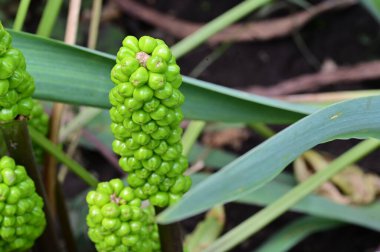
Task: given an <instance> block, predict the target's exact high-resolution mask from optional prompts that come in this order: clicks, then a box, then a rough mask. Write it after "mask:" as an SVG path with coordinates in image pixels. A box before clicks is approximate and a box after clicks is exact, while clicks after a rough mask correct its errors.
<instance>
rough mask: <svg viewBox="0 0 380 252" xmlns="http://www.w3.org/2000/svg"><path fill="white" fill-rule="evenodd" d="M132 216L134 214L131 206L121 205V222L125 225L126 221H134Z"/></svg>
mask: <svg viewBox="0 0 380 252" xmlns="http://www.w3.org/2000/svg"><path fill="white" fill-rule="evenodd" d="M132 193H133V192H132ZM133 195H134V193H133ZM132 216H133V212H132V207H131V206H128V205H121V206H120V220H121V221H123V223H125V222H124V221H129V220H130V219H132ZM122 225H123V224H122ZM127 225H128V224H127ZM128 228H129V226H128Z"/></svg>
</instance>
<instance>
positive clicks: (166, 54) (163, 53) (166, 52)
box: [152, 44, 172, 62]
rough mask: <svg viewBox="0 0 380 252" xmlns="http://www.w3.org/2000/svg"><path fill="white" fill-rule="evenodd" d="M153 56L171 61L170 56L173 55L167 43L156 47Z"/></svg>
mask: <svg viewBox="0 0 380 252" xmlns="http://www.w3.org/2000/svg"><path fill="white" fill-rule="evenodd" d="M152 56H158V57H161V58H162V59H163V60H165V61H166V62H169V60H170V58H171V57H172V52H171V51H170V49H169V47H168V46H167V45H165V44H160V45H158V46H157V47H156V48H154V50H153V52H152Z"/></svg>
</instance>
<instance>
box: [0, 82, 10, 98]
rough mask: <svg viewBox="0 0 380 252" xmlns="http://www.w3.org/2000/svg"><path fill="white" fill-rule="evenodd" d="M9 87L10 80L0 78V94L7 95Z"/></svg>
mask: <svg viewBox="0 0 380 252" xmlns="http://www.w3.org/2000/svg"><path fill="white" fill-rule="evenodd" d="M8 89H9V80H7V79H5V80H0V96H3V95H5V94H6V93H7V92H8Z"/></svg>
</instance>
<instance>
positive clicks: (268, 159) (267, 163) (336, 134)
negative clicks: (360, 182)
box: [158, 96, 380, 223]
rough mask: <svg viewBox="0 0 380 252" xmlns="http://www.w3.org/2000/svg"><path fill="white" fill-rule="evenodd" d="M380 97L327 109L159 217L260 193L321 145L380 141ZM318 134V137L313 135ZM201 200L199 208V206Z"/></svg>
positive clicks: (230, 166) (194, 211)
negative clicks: (351, 140) (339, 141)
mask: <svg viewBox="0 0 380 252" xmlns="http://www.w3.org/2000/svg"><path fill="white" fill-rule="evenodd" d="M379 125H380V96H373V97H366V98H360V99H356V100H351V101H346V102H342V103H338V104H335V105H333V106H330V107H328V108H326V109H322V110H320V111H318V112H316V113H314V114H312V115H310V116H308V117H305V118H304V119H302V120H300V121H299V122H297V123H295V124H293V125H291V126H289V127H288V128H287V129H285V130H283V131H282V132H280V133H278V134H276V135H275V136H274V137H272V138H270V139H268V140H267V141H265V142H264V143H262V144H260V145H259V146H257V147H255V148H254V149H252V150H251V151H249V152H248V153H246V154H245V155H243V156H241V157H240V158H238V159H236V160H235V161H234V162H232V163H230V164H228V165H227V166H225V167H224V168H223V169H222V170H221V171H219V172H217V173H215V174H214V175H212V176H211V177H210V178H209V179H207V180H206V181H204V182H203V183H201V184H199V185H197V186H196V187H193V188H192V189H191V190H190V191H189V192H188V193H187V194H186V195H185V196H184V197H183V199H182V200H181V202H179V203H178V204H176V205H175V206H173V207H171V208H169V209H168V210H166V211H165V212H163V213H162V214H161V216H159V218H158V220H159V221H160V222H163V223H168V222H172V221H176V220H180V219H184V218H186V217H189V216H192V215H194V214H197V213H200V212H202V211H204V210H206V209H208V208H210V207H212V206H214V205H217V204H222V203H225V202H230V201H233V200H236V199H237V198H239V197H241V196H242V195H244V194H245V193H247V192H249V191H252V190H254V189H257V188H259V187H261V186H262V185H264V184H265V183H267V182H269V181H270V180H272V179H273V178H274V177H275V176H276V175H278V174H279V173H280V172H281V171H282V170H283V169H284V168H285V167H286V166H287V165H288V164H289V163H291V162H292V161H293V160H294V159H295V158H297V157H298V156H299V155H301V154H302V153H303V152H305V151H306V150H309V149H311V148H312V147H314V146H315V145H317V144H320V143H323V142H326V141H330V140H333V139H336V138H350V137H351V138H352V137H356V138H366V137H367V138H368V137H378V138H380V128H379ZM311 132H312V134H311ZM195 202H196V204H195Z"/></svg>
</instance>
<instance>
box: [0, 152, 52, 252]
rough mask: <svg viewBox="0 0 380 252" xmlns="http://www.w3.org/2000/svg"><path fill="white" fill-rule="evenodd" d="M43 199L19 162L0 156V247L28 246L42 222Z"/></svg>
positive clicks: (18, 248) (42, 228)
mask: <svg viewBox="0 0 380 252" xmlns="http://www.w3.org/2000/svg"><path fill="white" fill-rule="evenodd" d="M42 207H43V201H42V199H41V197H40V196H38V194H37V193H36V192H35V186H34V182H33V180H32V179H31V178H29V177H28V174H27V173H26V170H25V168H24V167H23V166H20V165H16V164H15V161H14V160H13V159H12V158H10V157H8V156H4V157H2V158H1V159H0V251H2V252H8V251H25V250H27V249H29V248H31V247H32V246H33V244H34V241H35V239H36V238H38V237H39V236H40V235H41V234H42V232H43V230H44V228H45V225H46V220H45V214H44V212H43V210H42Z"/></svg>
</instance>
